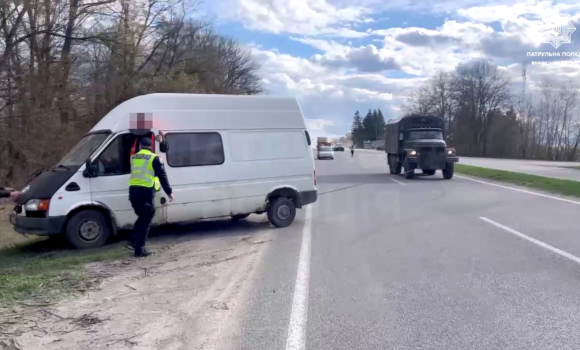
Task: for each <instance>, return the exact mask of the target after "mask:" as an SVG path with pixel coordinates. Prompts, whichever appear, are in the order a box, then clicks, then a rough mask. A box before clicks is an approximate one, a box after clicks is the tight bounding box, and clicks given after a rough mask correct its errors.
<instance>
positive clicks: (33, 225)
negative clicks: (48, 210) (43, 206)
mask: <svg viewBox="0 0 580 350" xmlns="http://www.w3.org/2000/svg"><path fill="white" fill-rule="evenodd" d="M66 219H67V217H66V216H51V217H48V218H29V217H26V216H20V215H16V214H10V223H11V224H12V225H14V230H15V231H16V232H18V233H21V234H24V235H26V234H29V235H38V236H48V235H54V234H59V233H62V230H63V227H64V224H65V222H66Z"/></svg>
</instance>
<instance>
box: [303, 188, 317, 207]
mask: <svg viewBox="0 0 580 350" xmlns="http://www.w3.org/2000/svg"><path fill="white" fill-rule="evenodd" d="M317 200H318V190H313V191H302V192H300V208H302V207H303V206H305V205H308V204H312V203H314V202H316V201H317Z"/></svg>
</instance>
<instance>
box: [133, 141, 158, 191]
mask: <svg viewBox="0 0 580 350" xmlns="http://www.w3.org/2000/svg"><path fill="white" fill-rule="evenodd" d="M155 157H157V155H156V154H155V153H153V152H151V151H150V150H148V149H142V150H140V151H139V152H137V153H136V154H134V155H133V157H131V178H130V179H129V186H142V187H147V188H151V187H154V188H155V191H159V188H160V183H159V178H157V177H156V176H155V170H154V169H153V160H154V159H155Z"/></svg>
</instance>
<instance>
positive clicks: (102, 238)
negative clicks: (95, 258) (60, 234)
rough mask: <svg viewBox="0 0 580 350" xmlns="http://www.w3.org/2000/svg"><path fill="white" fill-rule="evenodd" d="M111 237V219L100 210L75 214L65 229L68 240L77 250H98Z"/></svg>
mask: <svg viewBox="0 0 580 350" xmlns="http://www.w3.org/2000/svg"><path fill="white" fill-rule="evenodd" d="M110 235H111V224H110V221H109V218H107V217H106V216H105V214H103V213H101V212H100V211H98V210H92V209H87V210H82V211H79V212H78V213H76V214H74V215H73V216H72V217H71V218H70V219H69V220H68V222H67V224H66V227H65V236H66V240H67V241H68V242H69V243H70V244H71V245H72V246H73V247H75V248H76V249H91V248H98V247H100V246H102V245H103V244H105V243H106V242H107V240H108V239H109V236H110Z"/></svg>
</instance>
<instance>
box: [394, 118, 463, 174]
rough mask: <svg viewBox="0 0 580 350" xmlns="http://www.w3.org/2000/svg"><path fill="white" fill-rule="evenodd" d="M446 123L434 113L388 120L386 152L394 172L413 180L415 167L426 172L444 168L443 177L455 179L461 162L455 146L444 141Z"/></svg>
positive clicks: (431, 172) (430, 172)
mask: <svg viewBox="0 0 580 350" xmlns="http://www.w3.org/2000/svg"><path fill="white" fill-rule="evenodd" d="M444 127H445V122H444V121H443V119H441V118H439V117H435V116H421V115H411V116H406V117H403V118H401V119H398V120H395V121H392V122H389V123H388V124H387V126H386V135H385V152H386V153H387V163H388V166H389V170H390V173H391V174H400V173H401V170H402V169H404V173H405V178H407V179H412V178H413V177H414V175H415V169H420V170H421V171H422V173H423V174H425V175H434V174H435V172H436V171H437V170H441V171H442V173H443V178H444V179H447V180H448V179H451V178H453V173H454V169H455V166H454V164H455V163H457V162H458V161H459V158H458V157H457V155H456V153H455V149H454V148H451V147H448V146H447V144H446V142H445V140H444V137H443V135H444Z"/></svg>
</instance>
